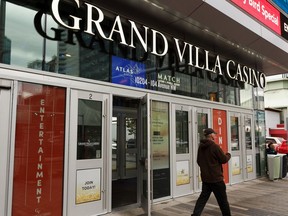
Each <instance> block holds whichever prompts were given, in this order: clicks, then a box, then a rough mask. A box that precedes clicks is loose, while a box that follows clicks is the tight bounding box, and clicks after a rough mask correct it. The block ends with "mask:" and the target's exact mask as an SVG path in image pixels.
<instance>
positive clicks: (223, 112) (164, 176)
mask: <svg viewBox="0 0 288 216" xmlns="http://www.w3.org/2000/svg"><path fill="white" fill-rule="evenodd" d="M281 2H282V4H281ZM0 10H1V12H0V102H1V115H0V119H1V120H0V128H1V129H0V137H1V144H0V158H1V159H0V171H1V184H0V201H1V202H0V215H7V216H16V215H38V216H40V215H42V216H44V215H53V216H58V215H63V216H74V215H75V216H79V215H84V216H90V215H104V214H106V213H109V212H113V211H116V210H117V209H119V208H121V207H127V208H128V207H135V206H141V207H142V208H143V210H144V211H145V212H146V213H147V215H150V213H151V209H153V204H154V203H157V202H160V201H165V200H169V199H172V198H175V197H179V196H184V195H187V194H192V193H195V192H198V191H200V189H201V178H200V173H199V168H198V166H197V164H196V153H197V148H198V143H199V140H200V139H201V138H202V136H203V129H205V128H207V127H213V128H214V129H215V130H216V131H217V139H216V141H217V143H218V144H219V145H220V146H221V148H222V149H223V150H224V151H229V152H231V154H232V158H231V160H230V162H229V164H227V165H225V166H224V175H225V182H226V183H227V184H230V185H232V184H237V183H239V182H243V181H249V180H251V179H255V178H257V177H261V176H263V175H265V115H264V98H263V89H264V88H265V85H266V76H269V75H273V74H281V73H286V72H287V71H288V62H287V55H288V54H287V52H288V45H287V38H288V37H287V32H288V30H287V29H288V27H287V24H286V20H287V16H286V15H287V14H286V12H287V11H286V10H285V2H284V1H276V0H275V1H274V0H271V1H265V0H258V1H243V0H241V1H240V0H219V1H215V0H205V1H202V0H193V1H190V0H183V1H180V2H179V1H164V0H139V1H137V2H136V1H131V0H127V1H123V0H109V1H104V0H85V1H82V0H21V1H19V0H0ZM287 23H288V22H287Z"/></svg>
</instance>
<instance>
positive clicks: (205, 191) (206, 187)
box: [192, 181, 231, 216]
mask: <svg viewBox="0 0 288 216" xmlns="http://www.w3.org/2000/svg"><path fill="white" fill-rule="evenodd" d="M211 192H213V193H214V195H215V197H216V199H217V202H218V205H219V207H220V209H221V212H222V215H223V216H231V212H230V207H229V203H228V199H227V194H226V185H225V182H224V181H221V182H216V183H206V182H203V183H202V192H201V194H200V196H199V198H198V200H197V202H196V205H195V208H194V211H193V214H192V215H193V216H200V215H201V213H202V211H203V209H204V207H205V205H206V203H207V201H208V199H209V197H210V195H211Z"/></svg>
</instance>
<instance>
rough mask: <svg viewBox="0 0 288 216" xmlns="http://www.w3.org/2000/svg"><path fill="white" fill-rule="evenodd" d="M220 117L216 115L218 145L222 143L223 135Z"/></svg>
mask: <svg viewBox="0 0 288 216" xmlns="http://www.w3.org/2000/svg"><path fill="white" fill-rule="evenodd" d="M221 125H222V118H220V117H218V128H219V130H218V139H219V145H222V144H223V137H222V127H221Z"/></svg>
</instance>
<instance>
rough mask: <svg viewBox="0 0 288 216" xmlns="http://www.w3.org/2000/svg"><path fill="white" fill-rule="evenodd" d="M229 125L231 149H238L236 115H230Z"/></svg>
mask: <svg viewBox="0 0 288 216" xmlns="http://www.w3.org/2000/svg"><path fill="white" fill-rule="evenodd" d="M230 125H231V148H232V151H238V150H239V127H238V117H235V116H231V117H230Z"/></svg>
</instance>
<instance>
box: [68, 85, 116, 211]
mask: <svg viewBox="0 0 288 216" xmlns="http://www.w3.org/2000/svg"><path fill="white" fill-rule="evenodd" d="M109 98H110V97H109V95H108V94H107V95H106V94H102V93H97V92H94V91H84V90H74V89H71V94H70V112H69V113H70V115H69V117H70V123H69V135H68V143H69V146H68V152H69V153H68V155H69V156H68V157H69V160H68V163H69V166H68V167H69V168H68V186H67V187H68V191H67V208H68V209H67V215H72V214H74V215H79V214H81V215H83V213H85V214H86V215H92V214H104V213H107V209H108V205H107V199H108V197H109V196H110V195H109V194H108V193H109V190H108V188H109V184H108V183H107V182H108V181H107V179H108V178H109V177H108V173H107V170H108V168H107V167H108V166H109V165H110V163H109V162H108V158H109V155H110V154H108V149H109V147H108V145H107V143H110V142H109V141H108V132H107V131H108V128H109V127H108V125H109V124H110V122H111V121H110V120H111V119H112V118H111V116H110V114H109V108H108V106H109ZM78 99H86V100H93V101H101V102H102V113H101V114H102V134H101V139H102V149H101V158H100V159H87V160H77V157H76V154H77V125H78V123H77V121H78ZM109 121H110V122H109ZM109 159H110V158H109ZM99 169H100V175H101V177H100V184H101V189H100V194H101V199H100V200H99V201H97V200H96V201H92V202H87V203H82V204H76V203H75V202H76V201H75V199H76V187H77V181H76V177H77V171H80V170H83V171H88V170H91V171H92V170H93V171H96V170H97V172H98V170H99Z"/></svg>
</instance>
